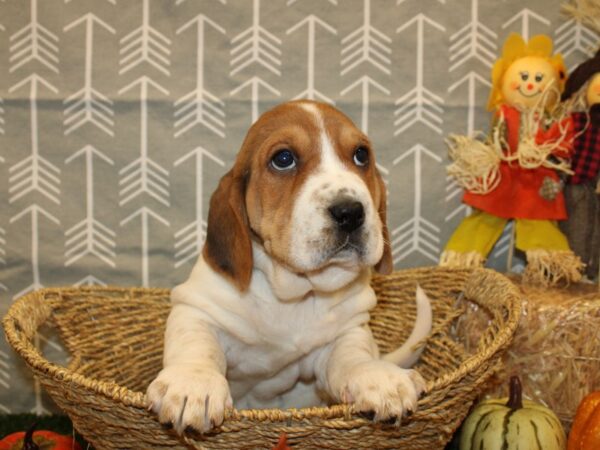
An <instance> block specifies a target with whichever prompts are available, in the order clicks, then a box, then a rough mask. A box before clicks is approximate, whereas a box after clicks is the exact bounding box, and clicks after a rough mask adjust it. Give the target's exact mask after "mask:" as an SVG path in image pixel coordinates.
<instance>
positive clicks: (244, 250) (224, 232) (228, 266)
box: [203, 168, 253, 292]
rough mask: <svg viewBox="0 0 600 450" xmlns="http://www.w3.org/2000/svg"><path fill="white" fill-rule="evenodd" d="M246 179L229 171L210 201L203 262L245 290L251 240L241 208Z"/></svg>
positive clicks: (248, 281) (248, 277)
mask: <svg viewBox="0 0 600 450" xmlns="http://www.w3.org/2000/svg"><path fill="white" fill-rule="evenodd" d="M245 190H246V180H245V179H244V176H243V174H240V173H236V170H235V168H234V169H232V170H231V171H229V172H228V173H227V174H225V176H223V178H221V181H220V182H219V186H218V187H217V190H216V191H215V192H214V193H213V195H212V197H211V198H210V207H209V210H208V227H207V230H206V243H205V244H204V249H203V255H204V259H205V260H206V261H207V262H208V264H209V265H210V266H211V267H212V268H213V270H215V271H217V272H219V273H220V274H221V275H224V276H225V277H227V278H229V280H230V281H231V282H232V283H233V284H235V285H236V286H237V287H238V289H239V290H240V291H242V292H243V291H245V290H246V289H248V286H249V285H250V278H251V277H252V264H253V261H252V241H251V240H250V229H249V225H248V216H247V214H246V206H245V200H244V196H245Z"/></svg>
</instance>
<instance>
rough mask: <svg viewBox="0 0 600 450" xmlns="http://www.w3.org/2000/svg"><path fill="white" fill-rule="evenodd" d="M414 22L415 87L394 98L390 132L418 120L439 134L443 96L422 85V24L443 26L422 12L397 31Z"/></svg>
mask: <svg viewBox="0 0 600 450" xmlns="http://www.w3.org/2000/svg"><path fill="white" fill-rule="evenodd" d="M413 24H416V27H417V51H416V59H417V61H416V65H415V67H416V83H415V87H414V88H413V89H411V90H410V91H409V92H407V93H406V94H404V95H403V96H402V97H400V98H399V99H398V100H396V106H398V108H396V110H395V111H394V116H396V120H395V121H394V125H395V126H396V127H397V128H396V131H395V132H394V135H398V134H401V133H403V132H404V131H406V130H408V129H409V128H410V127H412V126H413V125H414V124H416V123H422V124H424V125H426V126H427V127H429V128H430V129H432V130H433V131H435V132H436V133H438V134H441V133H442V123H443V119H442V114H443V113H444V108H443V106H442V105H443V104H444V99H443V98H442V97H440V96H439V95H436V94H434V93H433V92H432V91H431V90H429V89H427V88H426V87H425V81H424V75H425V69H424V67H425V65H424V64H425V25H430V26H432V27H434V28H436V29H437V30H439V31H441V32H445V31H446V29H445V28H444V27H443V26H441V25H440V24H439V23H437V22H434V21H433V20H431V19H429V18H428V17H427V16H425V15H424V14H419V15H417V16H415V17H414V18H412V19H411V20H409V21H408V22H406V23H405V24H404V25H402V26H400V27H399V28H398V30H396V31H397V32H398V33H402V32H403V31H404V30H406V29H407V28H409V27H411V26H412V25H413Z"/></svg>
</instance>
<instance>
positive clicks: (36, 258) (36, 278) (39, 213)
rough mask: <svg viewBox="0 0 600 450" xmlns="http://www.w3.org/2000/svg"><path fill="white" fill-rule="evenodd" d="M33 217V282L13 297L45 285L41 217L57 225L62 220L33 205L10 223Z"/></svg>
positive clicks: (14, 217)
mask: <svg viewBox="0 0 600 450" xmlns="http://www.w3.org/2000/svg"><path fill="white" fill-rule="evenodd" d="M26 216H29V218H30V219H31V275H32V278H33V281H32V283H31V284H30V285H29V286H27V287H26V288H25V289H23V290H21V291H19V292H17V293H16V295H14V297H13V298H19V297H21V296H22V295H25V294H27V293H28V292H31V291H34V290H36V289H40V288H42V287H44V286H43V285H42V282H41V275H40V218H46V219H47V220H48V221H50V222H52V223H54V224H55V225H60V221H59V220H58V219H57V218H56V217H54V216H53V215H51V214H50V213H48V212H47V211H46V210H44V209H43V208H41V207H39V206H38V205H32V206H29V207H28V208H26V209H24V210H23V211H22V212H20V213H19V214H17V215H15V216H13V217H12V218H11V219H10V223H15V222H17V221H19V220H21V219H23V218H24V217H26Z"/></svg>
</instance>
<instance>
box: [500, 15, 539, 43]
mask: <svg viewBox="0 0 600 450" xmlns="http://www.w3.org/2000/svg"><path fill="white" fill-rule="evenodd" d="M531 19H535V20H537V21H538V22H540V23H541V24H542V25H545V26H549V25H550V21H549V20H548V19H546V18H545V17H543V16H541V15H539V14H537V13H536V12H534V11H532V10H531V9H529V8H524V9H522V10H521V11H520V12H519V13H518V14H515V15H514V16H513V17H511V18H510V19H508V20H507V21H506V22H505V23H504V24H503V25H502V29H506V28H509V27H510V26H511V25H513V24H515V23H519V24H520V25H521V26H520V27H519V29H518V30H517V32H518V33H520V34H521V36H523V39H524V40H525V41H526V42H527V41H529V38H530V37H531V31H530V30H531V21H532V20H531Z"/></svg>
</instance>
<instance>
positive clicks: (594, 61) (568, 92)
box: [562, 49, 600, 101]
mask: <svg viewBox="0 0 600 450" xmlns="http://www.w3.org/2000/svg"><path fill="white" fill-rule="evenodd" d="M599 72H600V49H599V50H598V51H597V52H596V54H595V55H594V56H593V57H592V58H590V59H588V60H587V61H584V62H582V63H581V64H579V66H577V68H576V69H575V70H574V71H573V73H572V74H571V76H570V77H569V78H568V79H567V84H566V85H565V91H564V92H563V94H562V100H563V101H564V100H567V99H568V98H570V97H571V96H572V95H573V94H575V93H576V92H577V91H579V89H581V87H582V86H583V85H584V84H585V83H587V81H588V80H589V79H590V78H592V77H593V76H594V75H595V74H597V73H599Z"/></svg>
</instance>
